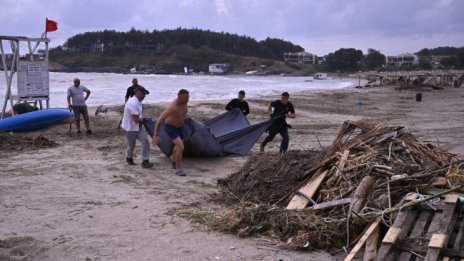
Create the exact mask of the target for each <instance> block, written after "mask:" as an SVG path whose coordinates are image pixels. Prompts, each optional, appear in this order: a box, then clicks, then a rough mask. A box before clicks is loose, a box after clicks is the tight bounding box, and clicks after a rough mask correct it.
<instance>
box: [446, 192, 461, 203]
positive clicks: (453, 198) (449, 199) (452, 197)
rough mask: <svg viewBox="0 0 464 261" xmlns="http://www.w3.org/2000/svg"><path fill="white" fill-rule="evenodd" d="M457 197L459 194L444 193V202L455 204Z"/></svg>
mask: <svg viewBox="0 0 464 261" xmlns="http://www.w3.org/2000/svg"><path fill="white" fill-rule="evenodd" d="M458 199H459V195H456V194H450V195H446V197H445V200H444V201H445V203H450V204H456V202H457V201H458Z"/></svg>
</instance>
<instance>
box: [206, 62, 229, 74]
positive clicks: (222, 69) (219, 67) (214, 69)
mask: <svg viewBox="0 0 464 261" xmlns="http://www.w3.org/2000/svg"><path fill="white" fill-rule="evenodd" d="M208 71H209V73H210V74H223V73H226V72H228V71H229V64H228V63H213V64H210V65H209V68H208Z"/></svg>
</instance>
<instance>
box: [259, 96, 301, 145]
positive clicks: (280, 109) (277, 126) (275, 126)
mask: <svg viewBox="0 0 464 261" xmlns="http://www.w3.org/2000/svg"><path fill="white" fill-rule="evenodd" d="M289 98H290V95H289V94H288V92H284V93H282V97H281V98H280V100H275V101H273V102H271V103H269V106H268V107H267V110H268V112H269V114H270V115H271V118H275V121H274V123H272V125H271V126H270V127H269V129H268V130H269V135H268V136H267V137H266V138H265V139H264V141H263V143H261V147H260V151H261V152H263V151H264V147H265V146H266V144H267V143H268V142H270V141H272V140H273V139H274V137H275V136H276V135H277V133H279V134H280V136H282V142H281V143H280V153H281V154H284V153H286V152H287V150H288V143H289V141H290V138H289V137H288V128H289V127H290V125H288V124H287V122H286V121H285V119H286V118H287V117H289V118H291V119H295V117H296V114H295V108H294V107H293V104H292V103H291V102H290V101H288V99H289ZM272 108H274V110H272Z"/></svg>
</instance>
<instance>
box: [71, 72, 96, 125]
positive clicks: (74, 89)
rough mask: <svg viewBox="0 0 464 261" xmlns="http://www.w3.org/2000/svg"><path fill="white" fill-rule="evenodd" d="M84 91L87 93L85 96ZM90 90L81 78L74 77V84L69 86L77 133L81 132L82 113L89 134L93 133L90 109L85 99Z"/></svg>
mask: <svg viewBox="0 0 464 261" xmlns="http://www.w3.org/2000/svg"><path fill="white" fill-rule="evenodd" d="M84 92H85V93H86V95H85V97H84ZM89 95H90V90H89V89H87V88H86V87H84V86H82V85H81V81H80V80H79V78H75V79H74V85H73V86H71V87H69V88H68V97H67V98H68V106H69V109H73V111H74V119H75V123H76V128H77V133H79V134H80V133H81V114H82V117H84V122H85V128H86V129H87V134H92V131H91V130H90V121H89V111H88V110H87V105H86V104H85V101H86V100H87V99H88V98H89Z"/></svg>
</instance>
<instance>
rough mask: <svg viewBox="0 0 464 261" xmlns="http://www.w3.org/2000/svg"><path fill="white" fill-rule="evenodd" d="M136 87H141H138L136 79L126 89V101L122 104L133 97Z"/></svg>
mask: <svg viewBox="0 0 464 261" xmlns="http://www.w3.org/2000/svg"><path fill="white" fill-rule="evenodd" d="M138 87H142V86H141V85H139V83H138V80H137V78H134V79H132V86H130V87H129V88H127V91H126V100H125V101H124V103H126V102H127V100H129V98H132V97H133V96H134V95H135V89H137V88H138Z"/></svg>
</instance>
